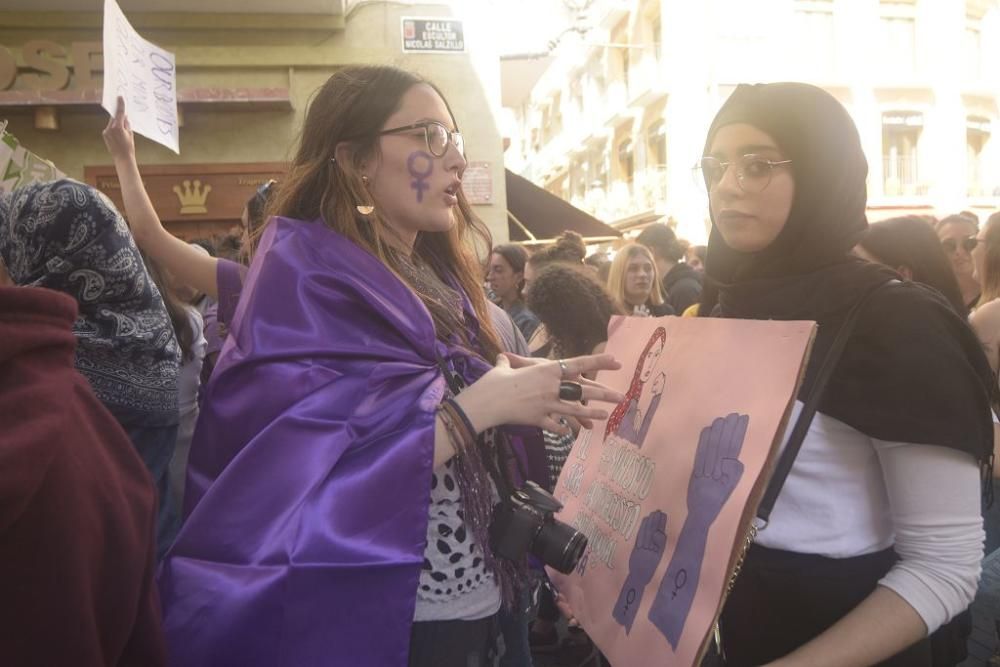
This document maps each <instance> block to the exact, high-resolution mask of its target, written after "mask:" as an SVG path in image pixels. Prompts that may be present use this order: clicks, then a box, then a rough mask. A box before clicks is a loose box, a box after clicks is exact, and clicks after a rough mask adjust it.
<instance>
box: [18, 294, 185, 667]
mask: <svg viewBox="0 0 1000 667" xmlns="http://www.w3.org/2000/svg"><path fill="white" fill-rule="evenodd" d="M76 312H77V307H76V302H75V301H73V299H71V298H70V297H68V296H66V295H64V294H60V293H58V292H53V291H50V290H46V289H40V288H32V287H0V663H2V664H4V665H12V666H13V665H17V666H18V667H25V666H35V665H37V666H39V667H42V666H44V667H62V666H66V667H92V666H93V667H96V666H98V665H100V666H102V667H110V666H112V665H115V666H123V667H126V666H127V667H131V666H133V665H134V666H136V667H159V666H161V665H164V664H165V663H166V658H165V649H164V643H163V637H162V634H161V628H160V608H159V598H158V595H157V592H156V587H155V584H154V581H153V575H154V567H155V565H154V557H153V549H154V544H155V542H154V527H155V517H156V501H155V495H154V491H153V487H152V483H151V482H150V479H149V475H148V473H147V472H146V469H145V467H144V466H143V464H142V461H141V459H140V458H139V456H138V454H136V452H135V449H134V448H133V447H132V443H131V442H130V441H129V439H128V437H126V435H125V433H124V432H123V431H122V430H121V427H120V426H119V425H118V422H117V421H116V420H115V419H114V417H112V416H111V414H110V413H109V412H108V411H107V409H106V408H105V407H104V405H103V404H102V403H101V402H100V401H99V400H97V398H96V397H95V396H94V394H93V392H92V391H91V389H90V385H89V384H88V382H87V380H86V379H84V377H83V376H82V375H80V374H79V373H78V372H77V371H76V369H75V368H74V366H73V352H74V348H75V346H76V339H75V337H74V336H73V334H72V333H71V331H70V326H71V325H72V324H73V321H74V320H75V319H76Z"/></svg>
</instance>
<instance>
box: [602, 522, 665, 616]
mask: <svg viewBox="0 0 1000 667" xmlns="http://www.w3.org/2000/svg"><path fill="white" fill-rule="evenodd" d="M666 548H667V515H666V514H664V513H663V512H661V511H659V510H656V511H653V512H650V513H649V515H648V516H646V518H645V519H643V520H642V523H641V524H640V526H639V532H638V533H636V536H635V546H634V547H632V553H631V555H629V559H628V576H627V577H626V578H625V584H624V585H623V586H622V590H621V593H619V595H618V601H617V602H616V603H615V608H614V611H613V612H612V614H611V615H612V616H613V617H614V619H615V620H616V621H618V623H619V625H622V626H624V627H625V633H626V634H628V631H629V630H631V629H632V622H633V621H635V615H636V613H637V612H638V610H639V603H641V602H642V593H643V591H644V590H645V588H646V585H647V584H648V583H649V581H650V580H651V579H652V578H653V574H654V573H655V572H656V568H657V567H659V565H660V559H661V558H663V552H664V551H665V550H666Z"/></svg>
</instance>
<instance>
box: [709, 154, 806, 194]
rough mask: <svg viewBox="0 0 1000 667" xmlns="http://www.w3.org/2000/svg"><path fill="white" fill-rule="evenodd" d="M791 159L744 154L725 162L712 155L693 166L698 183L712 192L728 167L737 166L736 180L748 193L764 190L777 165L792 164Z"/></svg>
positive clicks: (769, 182)
mask: <svg viewBox="0 0 1000 667" xmlns="http://www.w3.org/2000/svg"><path fill="white" fill-rule="evenodd" d="M791 163H792V161H791V160H768V159H767V158H763V157H761V156H759V155H744V156H743V157H741V158H739V159H738V160H733V161H732V162H723V161H722V160H719V159H718V158H714V157H711V156H705V157H703V158H702V159H701V160H700V161H699V162H698V164H696V165H695V166H694V168H693V172H694V179H695V182H696V183H697V184H699V185H700V186H702V187H704V188H705V189H706V190H707V191H708V192H711V191H712V190H713V189H714V188H716V187H717V186H718V185H719V183H720V182H721V181H722V177H723V176H725V174H726V169H728V168H729V167H730V166H735V167H736V182H737V183H738V184H739V186H740V189H741V190H743V192H746V193H748V194H755V193H757V192H761V191H763V190H764V189H765V188H766V187H767V186H768V185H770V184H771V176H772V174H773V172H774V168H775V167H780V166H783V165H786V164H791Z"/></svg>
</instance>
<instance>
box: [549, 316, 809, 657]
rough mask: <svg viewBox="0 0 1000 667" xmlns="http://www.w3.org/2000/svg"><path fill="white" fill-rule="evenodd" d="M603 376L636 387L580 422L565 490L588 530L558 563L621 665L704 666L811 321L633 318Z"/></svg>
mask: <svg viewBox="0 0 1000 667" xmlns="http://www.w3.org/2000/svg"><path fill="white" fill-rule="evenodd" d="M610 331H611V337H610V339H609V340H608V348H607V351H608V352H610V353H612V354H614V355H615V356H616V357H617V358H618V359H619V361H621V362H622V364H623V367H622V369H621V370H619V371H615V372H613V373H602V374H601V375H600V376H599V378H598V379H599V380H600V381H601V382H602V383H605V384H607V385H609V386H611V387H614V388H615V389H618V390H619V391H622V392H623V393H625V400H624V401H623V402H622V403H621V404H620V405H618V406H617V407H616V408H615V409H614V410H613V411H612V413H611V415H610V417H609V418H608V420H607V421H606V422H599V423H595V424H594V429H593V430H591V431H581V433H580V436H579V438H578V439H577V441H576V443H575V444H574V446H573V450H572V453H571V454H570V457H569V459H568V460H567V461H566V464H565V467H564V468H563V470H562V474H561V475H560V477H559V482H558V484H557V486H556V493H555V495H556V497H557V498H558V499H559V500H560V501H561V502H562V503H563V504H564V505H565V507H564V509H563V510H562V511H561V512H560V513H559V515H558V518H559V519H560V520H562V521H565V522H567V523H570V524H572V525H574V526H575V527H576V528H577V529H578V530H580V531H581V532H583V533H585V534H586V535H587V537H588V541H589V544H588V547H587V551H586V553H585V554H584V556H583V558H582V559H581V560H580V564H579V565H578V567H577V568H576V570H575V571H574V572H573V573H572V574H570V575H563V574H560V573H558V572H555V571H552V570H550V571H549V575H550V577H551V578H552V581H553V583H554V584H555V585H556V588H558V590H559V591H560V592H561V593H562V594H563V595H564V596H565V597H566V598H567V601H568V603H569V605H570V607H571V608H572V609H573V613H574V614H575V616H576V618H577V619H578V620H579V621H580V624H581V625H582V626H583V628H584V629H585V630H586V631H587V633H588V634H589V635H590V636H591V638H592V639H593V640H594V641H595V642H596V644H597V645H598V646H599V647H600V649H601V650H602V651H603V652H604V654H605V655H606V656H607V657H608V659H609V660H610V661H611V664H612V665H614V666H615V667H621V666H626V667H631V666H633V665H647V664H649V665H652V664H655V665H664V666H667V667H691V666H692V665H696V664H697V662H698V660H699V659H700V656H701V654H702V651H703V650H704V649H705V648H706V647H707V645H708V640H709V635H710V632H711V629H712V626H713V624H714V622H715V618H716V616H717V614H718V612H719V610H720V609H721V604H722V599H723V594H724V593H725V589H726V587H727V584H728V581H729V578H730V576H731V573H732V571H733V568H734V566H735V564H736V560H737V558H738V556H739V554H740V553H741V551H742V546H743V544H744V543H745V539H746V536H747V533H748V531H749V527H750V523H751V521H752V519H753V517H754V515H755V514H756V506H757V503H758V502H759V499H760V496H761V495H762V494H763V492H764V489H765V487H766V482H767V477H768V475H769V473H770V470H771V469H772V468H773V466H774V462H775V459H776V458H777V451H778V449H779V446H780V443H781V441H782V438H783V435H784V431H785V426H786V424H787V420H788V416H789V414H790V411H791V407H792V405H793V403H794V398H795V396H796V394H797V390H798V386H799V382H800V378H801V374H802V369H803V368H804V366H805V362H806V360H807V358H808V353H809V350H810V346H811V343H812V338H813V335H814V333H815V324H814V323H812V322H763V321H753V320H727V319H714V318H704V319H702V318H677V317H665V318H659V319H652V318H636V317H622V318H616V319H615V320H613V321H612V322H611V326H610Z"/></svg>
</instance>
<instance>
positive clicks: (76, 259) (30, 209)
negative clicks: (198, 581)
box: [0, 179, 180, 556]
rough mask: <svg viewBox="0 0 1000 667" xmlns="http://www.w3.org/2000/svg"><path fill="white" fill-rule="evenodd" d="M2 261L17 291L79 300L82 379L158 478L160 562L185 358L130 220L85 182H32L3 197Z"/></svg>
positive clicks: (172, 520) (172, 523)
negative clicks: (41, 291) (29, 290)
mask: <svg viewBox="0 0 1000 667" xmlns="http://www.w3.org/2000/svg"><path fill="white" fill-rule="evenodd" d="M0 258H2V260H3V262H4V264H6V266H7V270H8V272H9V273H10V277H11V279H12V280H13V281H14V283H15V284H17V285H22V286H24V285H30V286H33V287H47V288H49V289H53V290H56V291H59V292H64V293H66V294H69V295H70V296H72V297H73V298H74V299H76V302H77V304H78V306H79V315H78V317H77V319H76V322H75V323H74V325H73V333H74V334H75V335H76V338H77V347H76V367H77V370H79V371H80V372H81V373H83V375H84V377H86V378H87V379H88V380H89V381H90V385H91V387H93V389H94V393H95V394H96V395H97V397H98V398H99V399H100V400H101V401H102V402H103V403H104V405H105V406H106V407H107V408H108V410H109V411H110V412H111V414H112V415H114V416H115V418H116V419H117V420H118V423H119V424H121V426H122V428H123V429H125V432H126V433H127V434H128V436H129V438H130V439H131V440H132V444H133V445H135V448H136V450H137V451H138V452H139V455H140V456H141V457H142V460H143V462H144V463H145V464H146V467H147V468H148V469H149V472H150V474H151V475H152V476H153V483H154V485H155V486H156V489H157V493H158V497H159V524H158V531H157V535H158V554H159V555H160V556H162V555H163V554H164V553H165V551H166V548H167V547H168V546H169V545H170V542H171V540H172V538H173V533H174V532H175V531H176V517H177V512H176V508H175V507H174V505H173V503H171V502H170V496H169V493H168V486H167V471H168V467H169V464H170V459H171V457H172V456H173V452H174V444H175V441H176V439H177V423H178V407H177V373H178V365H179V361H180V351H179V348H178V346H177V340H176V338H175V336H174V330H173V327H172V326H171V323H170V317H169V316H168V314H167V310H166V308H165V307H164V305H163V298H162V296H161V295H160V291H159V290H158V289H157V288H156V285H155V284H154V283H153V281H152V279H151V278H150V276H149V272H148V271H147V270H146V267H145V265H144V264H143V261H142V257H141V256H140V254H139V250H138V248H136V246H135V243H133V241H132V236H131V235H130V234H129V231H128V227H127V226H126V225H125V220H124V219H123V218H122V217H121V215H120V214H119V213H118V211H116V210H115V209H114V207H113V206H112V205H111V202H110V201H109V200H108V199H107V198H106V197H104V195H102V194H101V193H100V192H98V191H97V190H95V189H93V188H91V187H89V186H87V185H84V184H83V183H78V182H77V181H73V180H70V179H63V180H58V181H53V182H48V183H32V184H30V185H26V186H24V187H22V188H18V189H17V190H15V191H14V192H13V193H12V194H10V195H3V196H0Z"/></svg>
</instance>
